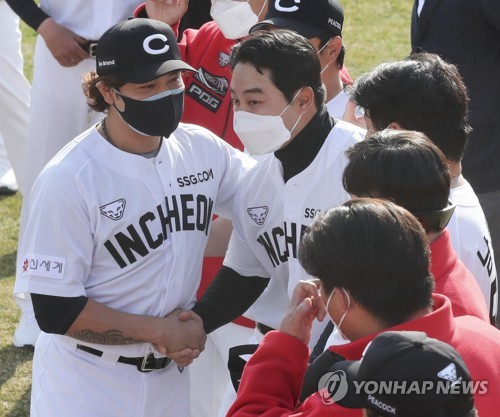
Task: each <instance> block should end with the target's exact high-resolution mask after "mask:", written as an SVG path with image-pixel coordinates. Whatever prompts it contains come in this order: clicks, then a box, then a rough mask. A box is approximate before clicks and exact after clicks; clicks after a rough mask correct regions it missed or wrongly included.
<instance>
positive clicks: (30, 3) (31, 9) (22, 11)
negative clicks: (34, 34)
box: [6, 0, 50, 31]
mask: <svg viewBox="0 0 500 417" xmlns="http://www.w3.org/2000/svg"><path fill="white" fill-rule="evenodd" d="M6 2H7V4H8V5H9V6H10V8H11V9H12V10H13V11H14V13H16V14H17V15H18V16H19V17H20V18H21V19H22V20H23V21H24V22H25V23H26V24H27V25H28V26H30V27H31V28H33V29H34V30H35V31H38V26H40V25H41V24H42V22H43V21H44V20H45V19H47V18H48V17H50V16H49V15H48V14H47V13H45V12H44V11H43V10H42V9H40V7H38V5H37V4H36V3H35V1H34V0H6Z"/></svg>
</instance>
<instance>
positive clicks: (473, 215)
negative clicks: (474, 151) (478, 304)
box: [448, 181, 498, 316]
mask: <svg viewBox="0 0 500 417" xmlns="http://www.w3.org/2000/svg"><path fill="white" fill-rule="evenodd" d="M450 200H451V201H453V202H454V203H455V204H456V205H457V207H456V209H455V213H454V214H453V216H452V217H451V220H450V222H449V224H448V230H449V231H450V238H451V243H452V245H453V248H454V249H455V251H456V252H457V255H458V257H459V259H460V260H461V261H462V262H463V263H464V264H465V266H466V267H467V268H468V269H469V271H471V272H472V275H474V277H475V278H476V280H477V283H478V284H479V288H481V291H482V292H483V294H484V298H485V299H486V303H487V305H488V308H489V311H490V316H494V315H496V312H497V309H498V300H497V292H498V281H497V270H496V265H495V257H494V252H493V247H492V243H491V236H490V232H489V230H488V223H487V222H486V218H485V216H484V213H483V209H482V208H481V205H480V204H479V200H478V198H477V196H476V194H475V193H474V190H473V189H472V187H471V185H470V184H469V183H468V182H467V181H466V182H465V184H463V185H461V186H459V187H456V188H452V189H451V190H450Z"/></svg>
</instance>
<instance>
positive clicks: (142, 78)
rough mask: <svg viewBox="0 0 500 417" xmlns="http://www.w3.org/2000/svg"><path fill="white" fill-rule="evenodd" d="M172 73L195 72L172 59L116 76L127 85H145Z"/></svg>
mask: <svg viewBox="0 0 500 417" xmlns="http://www.w3.org/2000/svg"><path fill="white" fill-rule="evenodd" d="M173 71H193V72H196V70H195V69H194V68H193V67H192V66H191V65H189V64H186V63H185V62H184V61H181V60H180V59H172V60H169V61H165V62H162V63H154V64H151V65H147V66H144V67H139V68H133V69H130V70H128V71H124V72H121V73H117V74H116V76H118V77H119V78H121V79H122V80H123V81H126V82H128V83H136V84H140V83H146V82H148V81H151V80H154V79H156V78H158V77H161V76H163V75H165V74H168V73H169V72H173Z"/></svg>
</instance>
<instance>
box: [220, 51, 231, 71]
mask: <svg viewBox="0 0 500 417" xmlns="http://www.w3.org/2000/svg"><path fill="white" fill-rule="evenodd" d="M227 64H229V55H228V54H226V53H225V52H222V51H220V52H219V66H220V67H222V68H224V67H225V66H226V65H227Z"/></svg>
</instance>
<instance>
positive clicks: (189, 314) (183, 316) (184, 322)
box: [154, 309, 207, 370]
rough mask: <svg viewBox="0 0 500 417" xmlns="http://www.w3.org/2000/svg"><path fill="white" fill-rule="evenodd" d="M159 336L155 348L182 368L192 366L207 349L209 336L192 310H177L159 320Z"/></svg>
mask: <svg viewBox="0 0 500 417" xmlns="http://www.w3.org/2000/svg"><path fill="white" fill-rule="evenodd" d="M158 325H159V326H158V327H159V328H158V330H159V336H158V337H156V338H155V341H154V345H155V348H156V349H157V350H158V351H159V352H160V353H162V354H164V355H165V356H167V357H169V358H171V359H172V360H173V361H174V362H175V363H176V364H177V366H178V367H179V368H180V369H179V370H181V368H183V367H185V366H187V365H189V364H191V363H192V362H193V360H195V359H196V358H197V357H198V356H200V353H201V352H203V350H204V349H205V342H206V340H207V335H206V333H205V330H204V329H203V320H202V319H201V317H200V316H198V315H197V314H196V313H195V312H193V311H191V310H181V309H177V310H174V311H172V312H171V313H170V314H168V315H167V316H165V317H162V318H158Z"/></svg>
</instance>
